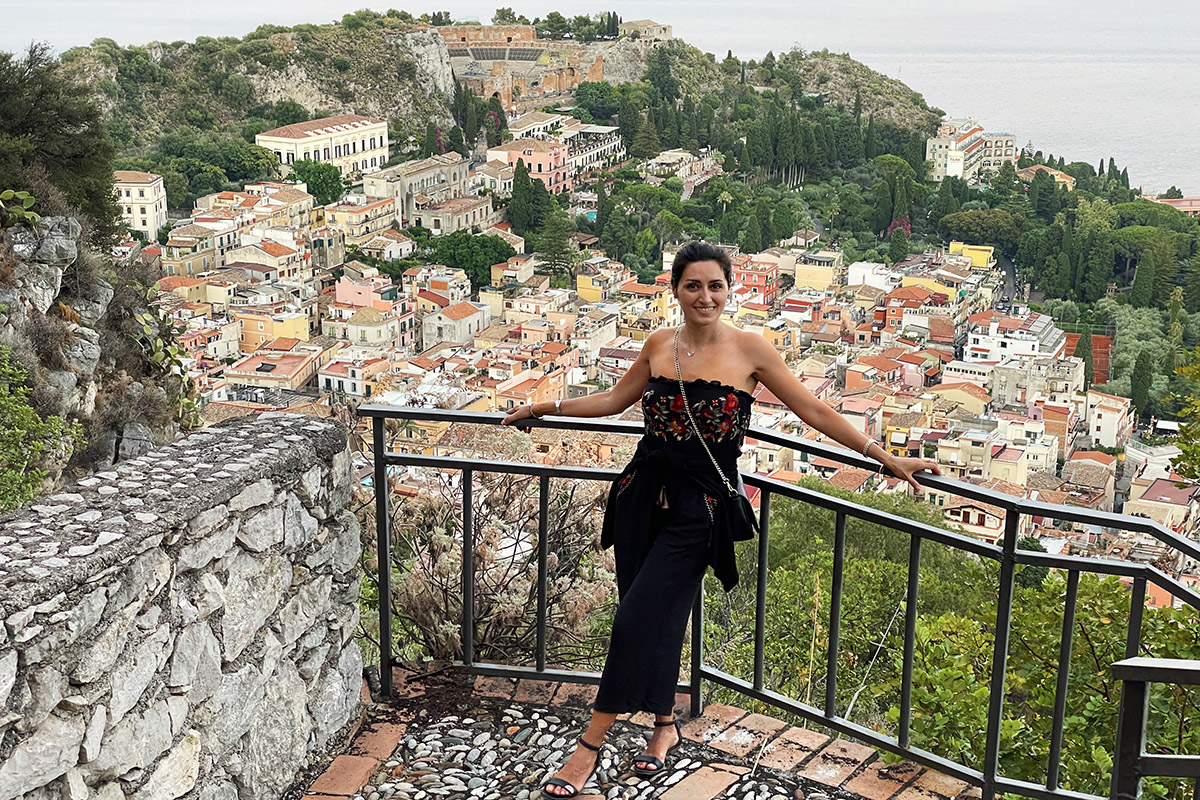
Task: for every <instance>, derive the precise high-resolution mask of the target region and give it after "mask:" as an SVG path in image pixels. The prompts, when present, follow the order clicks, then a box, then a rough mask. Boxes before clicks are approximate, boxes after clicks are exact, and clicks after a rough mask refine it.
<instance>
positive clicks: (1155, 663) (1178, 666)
mask: <svg viewBox="0 0 1200 800" xmlns="http://www.w3.org/2000/svg"><path fill="white" fill-rule="evenodd" d="M1112 673H1113V677H1114V678H1116V679H1117V680H1119V681H1140V682H1142V683H1171V684H1175V685H1177V686H1200V661H1195V660H1189V659H1185V658H1150V657H1148V656H1136V657H1134V658H1126V659H1125V660H1123V661H1118V662H1117V663H1115V664H1113V665H1112Z"/></svg>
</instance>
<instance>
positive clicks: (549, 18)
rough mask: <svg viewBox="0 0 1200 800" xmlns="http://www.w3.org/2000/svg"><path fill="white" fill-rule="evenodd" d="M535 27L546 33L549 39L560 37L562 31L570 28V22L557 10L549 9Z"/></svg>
mask: <svg viewBox="0 0 1200 800" xmlns="http://www.w3.org/2000/svg"><path fill="white" fill-rule="evenodd" d="M537 28H538V30H539V31H544V32H545V33H546V34H548V35H549V37H550V38H551V39H561V38H562V37H563V34H564V33H566V32H567V31H569V30H571V22H570V20H568V19H567V18H566V17H564V16H563V15H562V14H560V13H558V12H557V11H551V12H550V13H549V14H547V15H546V18H545V19H544V20H542V21H541V23H540V24H539V25H538V26H537Z"/></svg>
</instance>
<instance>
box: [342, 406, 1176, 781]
mask: <svg viewBox="0 0 1200 800" xmlns="http://www.w3.org/2000/svg"><path fill="white" fill-rule="evenodd" d="M357 413H358V415H359V416H360V417H364V418H369V419H370V420H371V424H372V433H373V436H372V442H373V453H374V469H375V473H374V475H375V478H374V485H375V487H376V492H375V502H376V528H377V537H378V548H379V551H378V552H379V554H380V557H379V558H378V562H379V575H378V581H379V597H380V598H381V601H380V608H379V627H380V631H379V634H380V677H381V681H382V688H383V692H384V693H385V694H389V695H390V694H391V665H392V654H391V619H390V605H389V603H388V600H387V598H390V596H391V588H390V587H391V575H390V559H389V558H388V557H385V555H384V554H387V553H390V552H391V543H390V530H389V524H390V516H389V498H388V492H387V491H386V490H384V491H379V488H380V487H386V486H387V485H388V484H387V469H388V467H389V466H419V467H428V468H433V469H439V470H458V471H461V473H462V484H461V485H462V514H463V519H462V532H463V539H464V546H463V549H462V602H463V606H462V607H463V614H462V621H461V640H462V661H461V666H462V667H463V668H464V669H466V670H468V671H470V672H472V673H474V674H480V675H493V676H503V677H511V678H530V677H536V678H542V679H550V680H559V681H568V682H576V683H593V684H594V683H598V682H599V675H598V674H597V673H591V672H582V671H574V670H562V669H550V668H547V667H546V589H547V587H546V583H547V535H546V534H547V525H548V516H549V514H548V496H549V482H550V479H551V478H568V479H577V480H595V481H611V480H613V479H614V478H616V477H617V475H618V474H619V471H618V470H614V469H600V468H595V467H574V466H555V465H545V464H531V463H522V462H512V461H491V460H480V459H472V460H469V461H463V460H461V459H454V458H450V457H445V456H430V455H421V454H412V453H396V452H390V451H389V450H388V447H387V442H386V436H385V423H386V421H387V420H389V419H396V420H408V421H423V422H438V423H460V424H466V423H472V424H484V425H498V424H499V423H500V421H501V420H502V419H503V418H504V415H503V414H497V413H479V412H467V411H448V410H434V409H423V408H408V407H397V406H386V405H362V406H359V408H358V412H357ZM527 426H528V427H540V428H549V429H559V430H572V431H580V432H590V433H619V434H630V435H640V434H641V433H642V432H643V427H642V425H641V424H640V423H637V422H629V421H613V420H584V419H576V418H564V417H557V418H556V417H549V418H543V419H539V420H528V421H527ZM749 435H751V436H753V437H754V438H756V439H757V440H759V441H762V442H768V443H772V444H776V445H780V446H783V447H788V448H791V449H793V450H795V451H797V452H802V453H807V454H808V455H810V456H819V457H823V458H828V459H832V460H834V461H838V462H840V463H842V464H845V465H848V466H854V467H860V468H864V469H868V470H872V471H874V470H875V469H876V468H877V467H878V465H877V464H876V462H874V461H871V460H870V459H867V458H864V457H862V456H860V455H857V454H854V453H851V452H849V451H848V450H845V449H842V448H840V447H836V446H832V445H828V444H824V443H819V442H813V441H809V440H805V439H801V438H799V437H796V436H789V435H786V434H780V433H777V432H774V431H769V430H763V429H759V428H752V429H751V430H750V432H749ZM476 472H481V473H507V474H518V475H527V476H534V477H537V478H538V479H539V515H538V525H539V537H538V559H537V563H538V574H537V621H536V624H537V634H536V636H537V638H536V656H535V658H536V664H535V666H533V667H528V666H518V665H509V664H490V663H481V662H478V661H477V660H476V656H475V647H474V619H473V616H472V608H473V606H474V571H475V568H474V552H473V551H474V548H473V547H470V546H467V545H466V543H467V542H472V541H474V535H475V534H474V510H473V507H472V506H473V501H472V476H473V474H474V473H476ZM742 477H743V479H744V481H745V482H746V484H748V485H750V486H755V487H758V488H759V489H760V490H761V495H760V511H759V517H760V530H761V534H760V536H759V537H758V540H757V547H758V551H757V558H758V561H757V587H756V589H757V597H756V606H755V630H754V662H753V663H754V667H753V680H752V681H747V680H743V679H741V678H739V677H736V676H734V675H731V674H729V673H726V672H723V671H721V670H718V669H716V668H714V667H712V666H709V665H707V664H706V663H705V662H704V652H703V630H704V625H703V616H704V606H703V592H701V594H700V596H698V597H697V599H696V603H695V606H694V608H693V612H692V614H693V617H692V626H691V631H692V633H691V664H690V680H689V682H688V683H687V684H680V686H679V690H680V691H682V692H686V693H688V694H689V695H690V698H691V711H692V714H693V715H696V714H699V713H700V711H701V689H702V685H703V682H704V681H709V682H711V683H714V684H717V685H719V686H723V687H726V688H728V689H731V690H734V691H736V692H739V693H741V694H742V695H744V696H745V697H748V698H751V699H753V700H756V701H759V702H761V703H764V704H766V705H767V706H769V707H773V708H775V709H778V710H780V711H783V712H787V713H791V714H795V715H797V716H799V717H802V718H804V719H807V720H811V721H812V722H814V723H817V724H820V725H821V726H824V727H825V728H828V729H830V730H832V731H835V732H837V733H840V734H845V735H848V736H851V737H853V738H855V739H858V740H859V741H862V742H864V743H866V744H869V745H871V746H873V747H875V748H878V749H880V750H885V751H888V752H891V753H894V754H897V755H899V756H902V757H904V758H907V759H909V760H911V761H914V762H916V763H918V764H921V765H923V766H925V767H928V768H930V769H933V770H936V771H938V772H941V773H944V774H946V775H949V776H951V777H954V778H958V779H960V780H962V781H965V782H967V783H968V784H971V785H974V786H978V787H980V788H981V789H982V793H983V798H984V800H991V799H992V798H994V797H995V795H996V794H997V793H1002V792H1007V793H1015V794H1019V795H1022V796H1025V797H1033V798H1045V799H1046V800H1101V799H1100V798H1099V797H1098V796H1097V795H1091V794H1087V793H1084V792H1078V791H1072V790H1068V789H1064V788H1062V786H1061V785H1060V770H1061V766H1062V746H1063V735H1064V724H1065V719H1066V703H1067V691H1068V684H1069V664H1070V659H1071V653H1072V647H1073V644H1074V629H1075V615H1076V602H1077V596H1078V589H1079V577H1080V574H1081V573H1084V572H1086V573H1093V574H1099V575H1111V576H1121V577H1123V578H1126V579H1128V580H1129V581H1130V583H1131V587H1132V591H1131V598H1130V603H1131V605H1130V614H1129V622H1128V628H1127V631H1126V643H1125V657H1126V658H1133V657H1136V656H1138V655H1140V654H1141V653H1140V650H1141V644H1142V619H1143V614H1144V611H1145V606H1146V595H1147V587H1148V586H1149V585H1155V586H1158V587H1159V588H1161V589H1163V590H1164V591H1165V592H1167V593H1168V594H1170V595H1171V596H1172V597H1173V598H1176V599H1179V600H1181V601H1183V602H1184V603H1186V604H1187V605H1190V606H1192V607H1193V608H1196V609H1200V594H1198V593H1196V592H1195V591H1193V590H1192V589H1190V588H1188V587H1186V586H1184V585H1182V584H1181V583H1179V582H1178V581H1176V580H1175V579H1174V578H1172V577H1171V576H1170V575H1168V574H1166V573H1165V572H1163V571H1162V570H1160V569H1158V568H1157V567H1155V566H1153V565H1148V564H1138V563H1131V562H1126V561H1116V560H1111V559H1097V558H1083V557H1079V556H1070V555H1061V554H1050V553H1043V552H1036V551H1030V550H1019V549H1018V548H1017V539H1018V533H1019V530H1020V522H1021V518H1022V517H1023V516H1026V515H1031V516H1037V517H1048V518H1052V519H1058V520H1062V521H1068V522H1079V523H1086V524H1088V525H1093V526H1094V525H1101V526H1104V527H1107V528H1114V529H1119V530H1122V531H1126V532H1130V533H1142V534H1146V535H1148V536H1150V537H1152V538H1154V539H1157V540H1158V541H1159V542H1161V543H1162V544H1164V545H1166V546H1168V547H1170V548H1173V549H1174V550H1175V551H1177V552H1178V553H1181V554H1184V555H1186V556H1187V557H1189V558H1191V559H1193V560H1196V561H1198V562H1200V544H1197V542H1193V541H1191V540H1189V539H1187V538H1185V537H1183V536H1181V535H1179V534H1177V533H1175V532H1174V531H1171V530H1169V529H1167V528H1165V527H1164V526H1162V525H1160V524H1159V523H1157V522H1154V521H1153V520H1149V519H1145V518H1141V517H1130V516H1125V515H1121V514H1114V513H1111V512H1103V511H1094V510H1091V509H1086V508H1078V507H1073V506H1066V505H1056V504H1053V503H1045V502H1038V501H1033V500H1026V499H1024V498H1020V497H1015V496H1012V495H1007V494H1002V493H1000V492H996V491H993V490H990V489H985V488H982V487H979V486H976V485H973V484H969V483H964V482H961V481H957V480H954V479H951V478H946V477H942V476H936V475H932V474H929V473H921V474H920V475H918V477H917V480H918V482H919V483H921V484H922V485H923V486H924V487H925V488H927V489H932V490H937V491H942V492H947V493H950V494H953V495H957V496H959V497H965V498H969V499H972V500H977V501H981V502H984V503H988V504H990V505H992V506H996V507H998V508H1000V509H1002V510H1003V511H1004V513H1005V519H1004V536H1003V538H1002V539H1001V540H1000V541H998V542H997V543H996V544H990V543H988V542H984V541H981V540H979V539H975V538H973V537H971V536H969V535H964V534H960V533H956V532H953V531H949V530H946V529H943V528H937V527H933V526H931V525H928V524H925V523H922V522H918V521H914V520H910V519H907V518H905V517H901V516H897V515H895V514H891V513H888V512H886V511H880V510H877V509H873V508H869V507H866V506H862V505H858V504H857V503H854V502H852V501H849V500H843V499H841V498H838V497H834V496H832V495H827V494H823V493H820V492H816V491H813V490H810V489H806V488H804V487H800V486H795V485H792V484H788V483H783V482H782V481H778V480H775V479H772V478H769V477H766V476H763V475H758V474H750V473H743V476H742ZM775 495H779V496H782V497H787V498H792V499H795V500H799V501H802V502H805V503H810V504H812V505H814V506H817V507H820V508H823V509H827V510H830V511H832V512H833V513H834V515H835V529H834V539H833V549H834V551H833V585H832V596H831V600H830V613H829V644H828V654H827V664H826V668H827V678H826V687H825V698H824V703H823V705H822V706H820V707H818V706H816V705H811V704H809V703H805V702H802V701H799V700H796V699H794V698H791V697H788V696H786V695H783V694H780V693H778V692H775V691H772V690H771V689H768V688H766V686H765V685H764V660H765V659H764V653H765V644H766V643H765V633H766V586H767V565H768V557H769V554H770V546H771V537H770V508H771V498H772V497H773V496H775ZM851 517H853V518H857V519H860V520H863V521H866V522H869V523H874V524H877V525H880V526H883V527H885V528H888V529H891V530H894V531H898V532H900V533H903V534H906V535H907V536H908V537H909V542H910V544H909V561H908V563H909V569H908V577H907V587H906V592H905V597H906V609H905V619H904V650H903V659H902V672H903V676H902V679H901V684H900V714H899V720H898V727H897V735H896V736H895V737H892V736H888V735H885V734H883V733H880V732H879V731H876V730H873V729H871V728H868V727H865V726H863V725H860V724H858V723H855V722H853V721H852V720H850V719H848V718H846V717H843V716H841V715H840V714H839V713H838V709H837V707H836V692H837V678H838V646H839V633H840V626H841V608H842V594H843V592H842V589H843V579H844V575H845V558H846V521H847V519H848V518H851ZM925 542H931V543H935V544H939V545H944V546H947V547H950V548H954V549H956V550H960V551H963V552H965V553H969V554H972V555H974V556H977V557H978V558H980V559H991V560H993V561H996V562H998V564H999V567H1000V569H999V587H998V600H997V608H996V626H995V636H994V645H993V652H992V659H991V675H990V680H989V689H990V700H989V705H988V711H987V728H986V742H985V747H984V752H983V759H982V761H983V765H982V769H974V768H972V767H968V766H965V765H963V764H959V763H957V762H955V761H951V760H949V759H947V758H945V757H943V756H941V755H938V754H937V753H933V752H930V751H928V750H925V749H922V748H920V747H917V746H915V745H913V744H912V741H911V723H912V716H913V702H912V690H913V667H914V655H915V643H916V628H917V598H918V594H919V568H918V567H919V564H920V560H921V549H922V545H923V543H925ZM1019 565H1031V566H1043V567H1047V568H1050V569H1056V570H1060V571H1061V572H1063V573H1065V574H1066V597H1065V608H1064V610H1063V624H1062V632H1061V639H1060V647H1059V653H1058V660H1057V663H1056V665H1055V676H1056V682H1055V703H1054V716H1053V722H1052V732H1051V738H1050V742H1049V759H1048V764H1047V771H1046V780H1045V782H1044V783H1040V784H1039V783H1033V782H1030V781H1024V780H1018V779H1014V778H1009V777H1005V776H1003V775H1001V774H1000V773H999V761H1000V746H1001V741H1000V737H1001V725H1000V723H1001V719H1002V717H1003V712H1004V697H1005V683H1006V678H1005V672H1006V667H1007V661H1008V652H1009V643H1010V632H1011V631H1010V629H1011V624H1012V619H1013V598H1014V583H1015V580H1014V579H1015V574H1016V568H1017V567H1018V566H1019ZM1129 725H1134V723H1133V722H1131V721H1130V720H1128V719H1127V718H1125V715H1122V719H1121V720H1120V722H1119V725H1118V727H1119V729H1120V730H1121V731H1126V730H1132V728H1128V727H1127V726H1129ZM1135 727H1136V726H1135ZM1144 731H1145V726H1144V720H1143V724H1142V727H1141V728H1140V732H1139V733H1137V734H1136V737H1137V740H1138V741H1139V742H1141V741H1144ZM1128 735H1135V734H1128ZM1128 735H1127V736H1125V737H1122V738H1126V739H1127V738H1128ZM1120 746H1121V743H1120V742H1118V743H1117V747H1118V749H1119V748H1120ZM1120 767H1121V762H1120V761H1118V764H1117V770H1116V771H1115V772H1114V778H1113V796H1114V797H1115V796H1116V787H1117V786H1118V783H1120V784H1121V785H1125V782H1127V781H1128V777H1127V776H1126V777H1122V776H1121V775H1120V774H1119V770H1120Z"/></svg>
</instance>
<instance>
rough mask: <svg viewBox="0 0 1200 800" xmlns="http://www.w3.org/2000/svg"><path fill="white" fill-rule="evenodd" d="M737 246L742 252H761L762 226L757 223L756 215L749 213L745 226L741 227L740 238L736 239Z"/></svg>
mask: <svg viewBox="0 0 1200 800" xmlns="http://www.w3.org/2000/svg"><path fill="white" fill-rule="evenodd" d="M738 247H740V248H741V249H742V252H743V253H759V252H762V249H763V246H762V228H761V227H759V224H758V216H757V215H755V214H751V215H750V218H749V219H748V220H746V227H745V228H743V229H742V238H741V239H739V240H738Z"/></svg>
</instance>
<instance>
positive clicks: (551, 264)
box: [537, 208, 579, 278]
mask: <svg viewBox="0 0 1200 800" xmlns="http://www.w3.org/2000/svg"><path fill="white" fill-rule="evenodd" d="M574 232H575V228H574V226H572V225H571V219H570V217H568V216H567V213H566V212H565V211H563V210H562V209H561V208H555V209H554V210H553V211H551V212H550V214H549V215H548V216H547V217H546V221H545V223H544V224H543V225H542V239H541V242H540V243H539V245H538V250H537V254H538V263H539V265H540V266H542V267H544V268H545V270H546V272H547V273H549V274H550V275H552V276H557V277H559V278H566V277H570V275H571V269H572V267H574V266H575V259H576V258H577V256H578V255H579V250H578V249H577V248H576V247H575V245H574V242H572V241H571V234H573V233H574Z"/></svg>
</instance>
